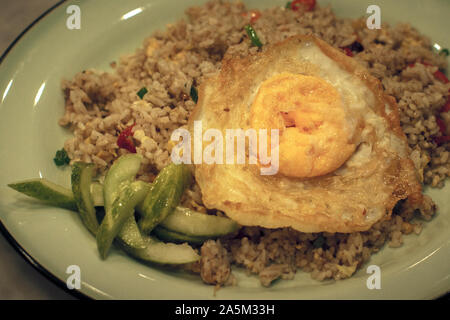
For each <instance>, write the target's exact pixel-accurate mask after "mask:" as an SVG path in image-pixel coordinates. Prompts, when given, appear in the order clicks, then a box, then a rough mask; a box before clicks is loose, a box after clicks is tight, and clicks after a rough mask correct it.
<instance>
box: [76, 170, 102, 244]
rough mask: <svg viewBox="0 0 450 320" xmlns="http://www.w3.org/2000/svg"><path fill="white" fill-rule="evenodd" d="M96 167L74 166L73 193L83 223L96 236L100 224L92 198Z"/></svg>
mask: <svg viewBox="0 0 450 320" xmlns="http://www.w3.org/2000/svg"><path fill="white" fill-rule="evenodd" d="M94 169H95V166H94V165H93V164H88V163H83V162H76V163H74V164H73V166H72V175H71V181H72V192H73V196H74V198H75V202H76V204H77V207H78V212H79V213H80V217H81V221H83V223H84V225H85V226H86V228H87V229H88V230H89V231H90V232H91V233H92V234H94V235H95V234H96V233H97V230H98V227H99V224H98V221H97V216H96V213H95V207H94V202H93V200H92V197H91V183H92V176H93V174H94Z"/></svg>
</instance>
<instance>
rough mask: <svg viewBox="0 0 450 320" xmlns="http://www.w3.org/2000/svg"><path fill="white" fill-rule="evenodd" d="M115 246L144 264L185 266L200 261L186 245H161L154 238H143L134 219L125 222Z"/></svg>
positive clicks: (161, 243)
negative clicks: (144, 262)
mask: <svg viewBox="0 0 450 320" xmlns="http://www.w3.org/2000/svg"><path fill="white" fill-rule="evenodd" d="M116 244H117V245H118V246H119V247H120V248H122V249H123V250H124V251H125V252H126V253H128V254H129V255H130V256H132V257H134V258H136V259H139V260H143V261H146V262H153V263H158V264H185V263H190V262H195V261H197V260H198V259H200V257H199V255H198V254H197V253H196V252H195V250H194V249H192V247H190V246H189V245H187V244H183V245H176V244H174V243H163V242H161V241H159V240H157V239H156V238H153V237H148V236H143V235H142V233H141V231H140V230H139V228H138V226H137V224H136V220H135V219H134V217H131V218H130V219H128V220H127V223H126V224H125V226H124V227H123V228H122V230H121V232H120V236H119V237H118V238H117V239H116ZM141 244H143V246H141Z"/></svg>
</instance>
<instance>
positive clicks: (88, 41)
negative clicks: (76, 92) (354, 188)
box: [0, 0, 450, 299]
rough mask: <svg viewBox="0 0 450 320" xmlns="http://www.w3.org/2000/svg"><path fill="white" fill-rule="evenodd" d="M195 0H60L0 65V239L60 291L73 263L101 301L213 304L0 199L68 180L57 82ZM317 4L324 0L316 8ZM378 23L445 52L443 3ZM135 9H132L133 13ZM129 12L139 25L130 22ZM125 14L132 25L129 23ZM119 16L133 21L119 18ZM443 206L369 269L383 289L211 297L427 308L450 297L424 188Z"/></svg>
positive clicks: (443, 246) (447, 204)
mask: <svg viewBox="0 0 450 320" xmlns="http://www.w3.org/2000/svg"><path fill="white" fill-rule="evenodd" d="M245 2H246V3H247V4H248V6H249V7H250V8H261V7H269V6H274V5H280V6H282V5H284V4H285V2H284V1H269V0H264V1H261V0H260V1H256V0H253V1H245ZM331 2H332V4H333V8H334V9H335V12H336V13H337V14H338V15H339V16H346V17H358V16H362V15H365V12H366V8H367V6H368V5H369V4H371V2H370V1H358V2H357V5H356V4H355V1H351V0H347V1H331ZM198 3H199V1H193V0H189V1H183V2H182V4H180V2H179V1H174V0H172V1H167V0H145V1H143V0H128V1H120V0H96V1H67V2H64V3H62V4H61V5H59V6H58V7H57V8H55V9H54V10H52V11H51V12H50V13H49V14H47V15H46V16H45V17H44V18H43V19H41V20H40V21H39V22H38V23H36V24H35V25H33V27H32V28H31V29H30V30H29V31H28V32H26V33H25V35H24V36H23V37H22V38H21V39H20V40H19V41H18V42H17V43H16V44H15V45H14V46H13V48H12V49H11V50H10V51H9V53H8V54H7V55H6V57H5V58H4V59H3V61H2V63H1V65H0V102H1V104H0V168H1V170H0V219H1V223H2V225H3V229H4V230H3V231H4V233H6V234H7V236H9V237H11V238H12V239H13V240H14V241H15V242H16V244H17V245H18V246H20V247H22V248H23V249H24V252H25V253H26V254H27V255H28V257H29V259H30V260H31V261H32V262H33V263H35V264H36V265H37V266H38V267H40V268H42V270H44V271H45V272H46V273H47V274H48V275H51V276H52V277H56V278H57V279H59V280H60V281H61V282H62V283H63V284H64V283H65V282H66V279H67V277H68V274H66V269H67V267H68V266H70V265H77V266H79V267H80V269H81V278H82V288H81V290H80V292H81V293H82V294H84V295H87V296H89V297H92V298H98V299H106V298H115V299H213V298H214V296H213V288H212V287H211V286H207V285H205V284H203V283H202V281H201V280H200V278H199V277H197V276H194V275H190V274H186V273H183V272H177V271H174V270H168V269H164V268H159V267H154V266H148V265H144V264H142V263H139V262H137V261H135V260H132V259H131V258H129V257H128V256H126V255H124V254H123V253H121V252H119V251H118V250H114V251H113V252H112V254H111V255H110V256H109V258H108V259H107V260H106V261H102V260H100V259H99V256H98V254H97V249H96V243H95V240H94V238H93V237H92V236H91V235H90V234H89V233H88V232H87V231H86V230H85V228H84V227H83V226H82V224H81V222H80V220H79V218H78V216H77V214H76V213H73V212H69V211H66V210H61V209H56V208H50V207H47V206H43V205H40V204H37V203H36V202H34V201H31V200H28V199H26V198H25V197H23V196H21V195H19V194H18V193H16V192H14V191H12V190H10V189H8V188H7V187H6V184H7V183H10V182H14V181H17V180H21V179H26V178H32V177H39V176H42V177H46V178H48V179H50V180H52V181H55V182H57V183H60V184H63V185H67V186H68V184H69V180H70V179H69V174H68V172H67V171H64V170H60V169H57V168H56V167H55V165H54V164H53V161H52V158H53V156H54V153H55V151H56V150H57V149H60V148H61V146H62V145H63V142H64V140H65V138H67V137H68V136H69V133H68V132H67V131H65V130H63V129H62V128H60V127H59V126H58V125H57V121H58V119H59V118H60V117H61V116H62V114H63V106H64V99H63V95H62V92H61V90H60V81H61V79H62V78H71V77H72V76H73V75H74V74H75V73H76V72H78V71H80V70H83V69H88V68H92V67H95V68H99V69H105V70H107V69H109V63H110V62H111V61H114V60H117V58H118V57H119V56H120V55H121V54H124V53H130V52H133V51H134V49H135V48H137V47H139V46H140V45H141V43H142V40H143V39H144V38H145V37H146V36H148V35H149V34H150V33H151V32H152V31H153V30H156V29H162V28H164V26H165V24H167V23H169V22H174V21H176V20H177V19H179V18H181V17H182V15H183V11H184V10H185V9H186V8H187V7H189V6H191V5H194V4H198ZM321 3H323V1H321ZM71 4H77V5H79V7H80V8H81V13H82V15H81V17H82V20H81V29H80V30H68V29H67V28H66V19H67V18H68V16H69V15H68V14H67V13H66V8H67V7H68V6H69V5H71ZM377 4H378V5H379V6H380V7H381V10H382V19H383V20H384V21H388V22H390V23H395V22H399V21H403V22H408V21H409V22H412V24H413V25H414V26H416V27H418V28H419V29H420V30H421V31H422V32H423V33H425V34H427V35H429V36H430V37H432V39H433V40H434V41H435V42H437V43H439V44H441V45H442V46H443V47H449V46H450V43H449V42H448V36H447V30H449V29H450V22H449V20H448V19H447V18H448V17H447V16H448V12H449V9H450V2H448V1H442V0H441V1H439V0H435V1H426V2H425V1H418V0H416V1H410V0H408V1H378V2H377ZM133 10H134V11H133ZM130 12H131V13H135V15H132V14H128V15H126V14H127V13H130ZM130 16H132V17H130ZM126 17H130V18H128V19H125V18H126ZM427 193H429V194H430V195H432V197H433V199H434V200H435V201H436V202H437V204H438V206H439V212H438V214H437V216H436V217H435V218H434V219H433V221H431V222H430V223H426V224H425V225H424V229H423V231H422V234H421V235H420V236H415V235H411V236H406V237H405V245H404V246H403V247H401V248H398V249H391V248H387V247H386V248H384V249H383V250H382V251H381V252H379V253H378V254H376V255H374V256H373V257H372V258H371V260H370V262H369V264H367V265H366V266H365V267H367V266H368V265H370V264H376V265H378V266H380V268H381V274H382V278H381V279H382V284H381V286H382V287H381V290H369V289H367V287H366V280H367V278H368V276H369V275H368V274H366V270H365V267H364V268H362V269H361V270H360V271H358V272H357V273H356V275H355V276H353V277H352V278H350V279H347V280H343V281H338V282H334V281H327V282H317V281H314V280H312V279H311V278H310V275H309V274H306V273H303V272H301V271H299V272H298V273H297V275H296V277H295V279H294V280H293V281H278V282H276V283H275V284H274V285H273V286H272V287H270V288H263V287H261V286H260V284H259V280H258V279H257V278H256V277H254V276H250V277H247V276H246V275H245V272H243V271H240V270H236V271H235V273H236V276H237V278H238V282H239V285H238V286H237V287H226V288H223V289H221V290H220V291H218V292H217V295H216V298H219V299H328V298H338V299H352V298H357V299H393V298H397V299H398V298H401V299H411V298H413V299H415V298H435V297H438V296H440V295H442V294H444V293H446V292H448V291H449V289H450V234H449V232H448V231H449V225H450V212H449V211H450V210H449V208H450V201H449V197H448V195H449V186H448V183H447V186H446V188H444V189H442V190H428V191H427Z"/></svg>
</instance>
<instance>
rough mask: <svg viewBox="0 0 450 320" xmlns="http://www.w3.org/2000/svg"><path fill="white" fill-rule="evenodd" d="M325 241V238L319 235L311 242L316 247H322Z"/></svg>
mask: <svg viewBox="0 0 450 320" xmlns="http://www.w3.org/2000/svg"><path fill="white" fill-rule="evenodd" d="M324 243H325V238H324V237H322V236H319V237H318V238H317V239H316V240H314V242H313V247H314V248H316V249H318V248H322V246H323V245H324Z"/></svg>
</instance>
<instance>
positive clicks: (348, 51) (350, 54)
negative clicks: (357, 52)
mask: <svg viewBox="0 0 450 320" xmlns="http://www.w3.org/2000/svg"><path fill="white" fill-rule="evenodd" d="M342 50H344V52H345V54H346V55H348V56H349V57H353V51H352V50H351V49H350V48H349V47H344V48H342Z"/></svg>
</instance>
